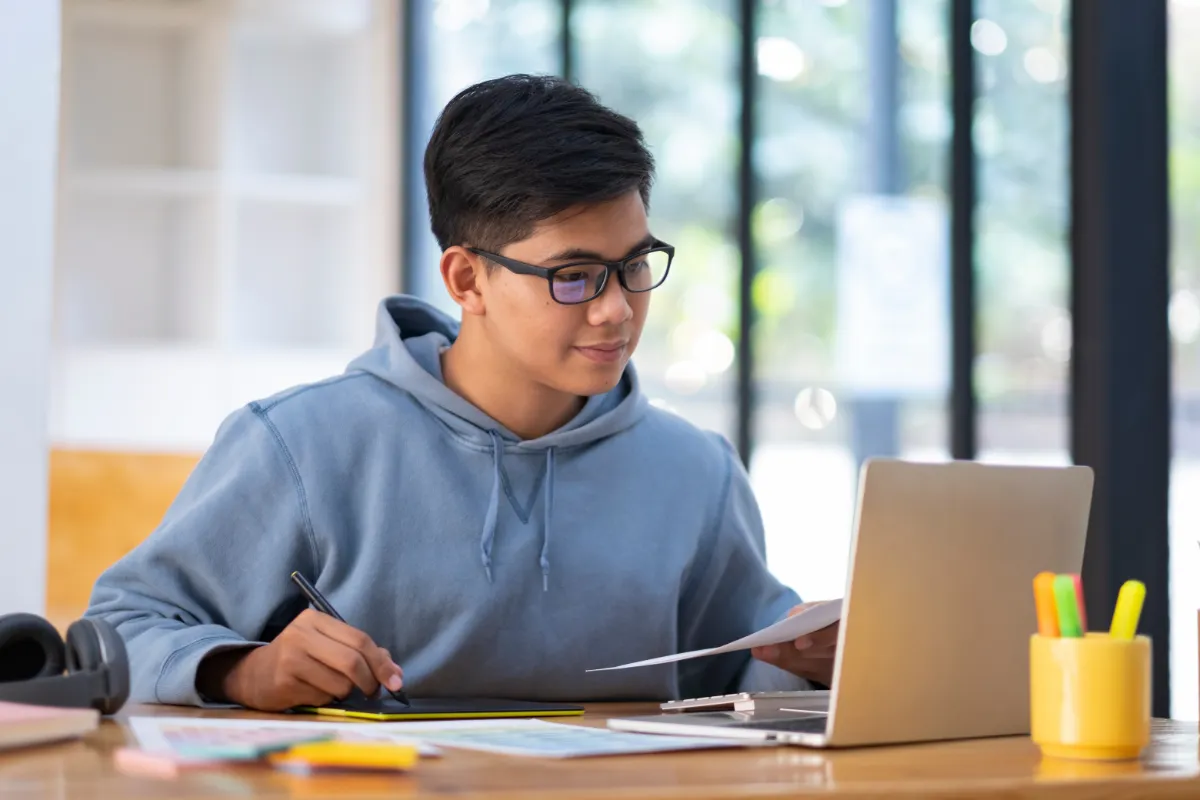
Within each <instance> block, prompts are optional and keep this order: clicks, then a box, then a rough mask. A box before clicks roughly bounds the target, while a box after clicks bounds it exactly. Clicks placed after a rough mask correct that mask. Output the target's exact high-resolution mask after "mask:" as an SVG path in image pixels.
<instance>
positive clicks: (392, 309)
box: [348, 295, 647, 591]
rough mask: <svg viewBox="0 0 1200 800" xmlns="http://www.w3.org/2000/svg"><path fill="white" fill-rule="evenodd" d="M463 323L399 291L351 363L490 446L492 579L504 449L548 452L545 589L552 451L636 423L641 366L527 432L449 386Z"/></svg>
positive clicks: (642, 405) (488, 564) (546, 562)
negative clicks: (446, 368) (535, 432)
mask: <svg viewBox="0 0 1200 800" xmlns="http://www.w3.org/2000/svg"><path fill="white" fill-rule="evenodd" d="M458 330H459V324H458V323H457V322H456V321H455V320H453V319H452V318H451V317H450V316H449V315H447V314H445V313H443V312H442V311H440V310H438V309H436V308H434V307H433V306H432V305H430V304H429V303H426V302H424V301H423V300H420V299H418V298H415V297H409V296H403V295H401V296H395V297H389V298H387V299H385V300H384V301H383V302H382V303H380V306H379V313H378V316H377V319H376V326H375V345H374V347H372V348H371V349H370V350H368V351H367V352H366V353H364V354H363V355H362V356H360V357H359V358H357V359H355V360H354V361H352V362H350V365H349V367H348V369H349V370H359V371H362V372H368V373H370V374H372V375H374V376H376V377H378V378H380V379H381V380H384V381H386V382H387V383H390V384H392V385H393V386H396V387H397V388H399V389H402V390H404V391H406V392H408V393H409V394H411V395H412V396H413V397H414V398H416V400H417V402H419V403H420V404H421V406H422V407H424V408H425V409H426V410H427V411H429V413H431V414H433V415H434V416H435V417H437V418H438V419H439V420H441V421H442V422H443V423H444V424H445V425H446V426H447V427H449V428H451V429H452V430H453V431H455V432H456V433H457V434H458V435H460V436H462V437H464V438H466V439H467V440H469V441H471V442H473V443H475V444H478V445H481V446H484V447H488V448H490V449H491V451H492V482H491V486H492V488H491V492H490V495H489V497H488V500H487V513H486V515H485V517H484V520H483V529H482V530H481V531H480V534H479V559H480V562H481V563H482V565H483V569H484V572H485V573H486V574H487V578H488V580H489V581H490V580H492V545H493V543H494V541H495V538H496V524H497V520H498V518H499V512H500V503H501V502H503V501H502V496H503V495H504V491H503V489H502V485H503V483H504V475H505V472H504V454H505V451H506V450H510V449H511V450H514V451H536V452H541V453H544V457H545V467H544V469H545V472H544V475H543V478H542V492H543V496H544V502H543V504H542V508H543V513H544V516H545V518H544V525H543V533H542V548H541V553H540V556H539V559H538V562H539V565H540V567H541V572H542V589H543V591H546V590H548V589H549V586H550V547H551V539H552V536H551V521H552V519H553V516H554V457H555V451H556V450H559V449H563V448H572V447H582V446H585V445H588V444H590V443H592V442H595V441H598V440H600V439H604V438H606V437H609V436H612V435H613V434H615V433H619V432H620V431H623V430H625V429H626V428H628V427H630V426H631V425H633V424H634V423H636V422H637V421H638V420H639V419H640V418H641V417H642V415H643V414H644V413H645V409H646V405H647V402H646V399H645V396H644V395H643V394H642V393H641V391H640V390H639V388H638V381H637V372H636V370H635V369H634V367H633V364H627V365H626V367H625V372H624V374H623V375H622V376H621V380H620V381H619V382H618V383H617V385H616V386H615V387H613V388H612V389H611V390H609V391H608V392H605V393H604V394H600V395H595V396H593V397H589V398H588V399H587V401H586V402H585V403H584V406H583V408H582V409H580V411H579V413H578V414H576V415H575V416H574V417H573V418H572V419H571V420H570V421H569V422H568V423H567V424H566V425H563V426H562V427H561V428H559V429H557V430H554V431H551V432H550V433H548V434H546V435H545V436H540V437H538V438H537V439H527V440H522V439H520V438H519V437H517V436H516V435H515V434H514V433H513V432H512V431H510V430H508V429H507V428H505V427H504V426H503V425H501V424H500V423H499V422H497V421H496V420H494V419H492V418H491V417H489V416H488V415H487V414H485V413H484V412H483V411H481V410H480V409H478V408H476V407H475V406H473V405H472V404H471V403H469V402H467V400H465V399H464V398H463V397H461V396H459V395H458V394H456V393H454V392H453V391H451V390H450V389H449V387H447V386H446V384H445V382H444V381H443V378H442V367H441V357H440V356H441V352H442V350H443V349H445V348H446V347H448V346H449V345H450V344H451V343H452V342H453V341H454V340H455V338H457V336H458Z"/></svg>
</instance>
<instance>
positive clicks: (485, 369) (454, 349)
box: [442, 326, 586, 440]
mask: <svg viewBox="0 0 1200 800" xmlns="http://www.w3.org/2000/svg"><path fill="white" fill-rule="evenodd" d="M442 380H443V381H445V383H446V386H447V388H449V389H450V390H451V391H452V392H454V393H456V394H458V395H459V396H461V397H462V398H464V399H465V400H467V402H469V403H471V404H472V405H473V406H475V407H476V408H478V409H479V410H480V411H482V412H483V413H485V414H487V415H488V416H489V417H491V418H492V419H494V420H496V421H497V422H499V423H500V424H501V425H503V426H504V427H505V428H507V429H508V430H510V431H512V432H513V433H515V434H516V435H517V436H519V437H520V438H521V439H522V440H528V439H537V438H539V437H542V436H545V435H546V434H548V433H550V432H552V431H556V430H558V429H559V428H561V427H562V426H563V425H566V424H567V423H568V422H570V421H571V419H573V418H574V417H575V415H576V414H578V413H579V411H580V409H582V408H583V404H584V402H586V401H585V399H584V398H582V397H577V396H575V395H570V394H564V393H562V392H558V391H555V390H554V389H550V388H548V387H546V386H543V385H541V384H539V383H535V382H534V381H531V380H529V379H528V378H527V377H525V376H522V375H520V374H517V371H516V370H514V369H512V368H510V366H509V364H508V362H507V361H506V360H505V359H504V358H502V357H500V356H498V355H497V354H495V353H494V351H493V350H492V349H491V347H490V346H489V345H488V343H487V342H486V341H482V340H481V339H480V337H478V336H475V335H472V332H469V331H468V330H467V328H466V327H465V326H464V328H463V330H462V331H461V332H460V334H459V336H458V339H457V340H456V341H455V342H454V344H452V345H451V346H450V348H449V349H448V350H446V352H444V353H442Z"/></svg>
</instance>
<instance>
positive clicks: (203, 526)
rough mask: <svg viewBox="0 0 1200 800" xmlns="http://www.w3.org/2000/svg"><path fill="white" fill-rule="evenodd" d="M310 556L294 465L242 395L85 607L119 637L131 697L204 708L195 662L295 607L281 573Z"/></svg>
mask: <svg viewBox="0 0 1200 800" xmlns="http://www.w3.org/2000/svg"><path fill="white" fill-rule="evenodd" d="M316 563H317V558H316V543H315V538H314V535H313V532H312V525H311V523H310V521H309V517H308V512H307V504H306V500H305V493H304V487H303V485H302V484H301V482H300V476H299V472H298V471H297V469H296V467H295V463H294V462H293V460H292V458H291V455H290V454H289V452H288V450H287V448H286V446H285V445H284V442H283V439H282V437H281V436H280V435H279V431H278V430H277V429H276V428H275V427H274V425H273V424H272V422H271V420H270V419H269V418H268V417H267V414H266V411H265V410H264V409H263V408H262V407H261V406H259V405H257V404H252V405H250V406H248V407H246V408H244V409H242V410H240V411H237V412H235V413H234V414H232V415H231V416H230V417H229V418H228V419H227V420H226V421H225V422H224V423H223V424H222V425H221V427H220V429H219V430H218V432H217V435H216V438H215V440H214V441H213V444H212V446H211V447H210V448H209V450H208V451H207V453H206V454H205V455H204V457H203V458H202V459H201V460H200V463H199V464H198V465H197V467H196V469H195V470H194V471H193V473H192V474H191V476H190V477H189V478H188V480H187V482H186V483H185V484H184V487H183V489H182V490H181V491H180V493H179V495H178V497H177V498H176V499H175V501H174V502H173V503H172V505H171V507H170V508H169V509H168V511H167V513H166V515H165V516H164V518H163V520H162V522H161V524H160V525H159V527H158V528H157V529H156V530H155V531H154V532H153V533H152V534H151V535H150V536H149V537H147V539H146V540H145V541H144V542H142V543H141V544H140V545H139V546H138V547H136V548H135V549H134V550H132V551H131V552H130V553H129V554H128V555H126V556H125V557H124V558H122V559H121V560H120V561H118V562H117V563H116V564H114V565H113V566H112V567H110V568H109V569H108V570H107V571H105V572H104V573H103V574H102V575H101V576H100V577H99V579H97V581H96V585H95V587H94V588H93V590H92V597H91V604H90V607H89V608H88V611H87V614H86V616H89V617H96V618H99V619H103V620H106V621H107V622H109V623H110V624H112V625H113V626H114V627H115V628H116V629H117V632H118V633H119V634H120V635H121V638H122V639H123V640H124V641H125V645H126V648H127V650H128V654H129V662H130V679H131V694H130V699H131V701H133V702H151V703H175V704H183V705H208V703H207V702H206V701H205V699H204V698H203V697H201V696H200V694H199V693H198V692H197V690H196V668H197V666H198V665H199V664H200V661H201V659H203V658H204V657H205V656H206V655H208V654H209V653H212V652H214V651H215V650H223V649H230V648H236V647H246V646H254V645H257V644H262V641H259V639H260V638H264V633H265V632H266V631H267V630H268V629H269V628H270V627H271V625H272V624H278V625H279V626H280V627H282V625H284V624H286V619H290V618H291V617H290V616H288V615H289V612H290V613H291V614H292V615H294V614H295V613H297V612H298V611H299V610H300V609H301V608H302V607H303V604H302V603H301V604H300V605H299V607H297V599H296V597H295V593H294V592H290V591H289V587H290V586H291V584H290V583H289V576H290V574H291V572H292V570H297V569H299V570H305V571H308V572H309V573H310V576H311V575H312V571H313V567H314V566H315V564H316ZM283 618H286V619H283Z"/></svg>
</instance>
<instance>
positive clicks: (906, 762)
mask: <svg viewBox="0 0 1200 800" xmlns="http://www.w3.org/2000/svg"><path fill="white" fill-rule="evenodd" d="M652 711H653V706H646V705H596V706H589V707H588V713H587V715H586V716H585V717H584V718H582V719H579V720H577V723H578V724H586V725H601V726H602V725H603V724H604V719H605V718H607V717H609V716H617V715H631V714H639V713H640V714H644V713H650V712H652ZM226 713H227V712H212V711H199V710H196V709H182V708H173V707H159V706H141V707H130V708H128V709H126V710H125V711H123V712H122V713H121V715H120V716H119V717H118V720H117V721H116V722H106V723H104V724H103V725H102V726H101V728H100V730H98V731H96V732H95V733H93V734H91V735H89V736H88V737H86V738H85V739H82V740H79V741H74V742H69V743H65V744H59V745H47V746H44V747H38V748H33V749H28V750H24V751H14V752H10V753H8V754H5V755H0V797H2V798H4V799H5V800H26V798H29V799H30V800H32V799H33V798H55V799H56V800H59V799H60V798H61V799H69V798H153V797H178V798H188V799H189V800H194V799H196V798H216V797H233V796H243V797H245V796H263V797H297V798H331V799H332V798H343V797H379V798H384V797H386V798H397V797H438V796H454V797H455V798H462V799H463V800H466V799H467V798H524V797H567V798H589V800H590V798H610V797H611V798H619V800H630V799H631V798H736V797H754V798H762V797H797V796H807V795H820V796H828V795H836V796H837V797H845V798H864V797H880V796H888V797H895V796H903V797H955V798H973V797H1002V798H1005V799H1006V800H1014V799H1015V798H1042V797H1047V798H1083V797H1088V798H1092V797H1102V798H1106V799H1107V800H1115V799H1117V798H1196V797H1200V764H1198V760H1197V742H1198V739H1197V731H1196V725H1195V724H1194V723H1180V722H1161V723H1158V724H1157V725H1156V727H1155V732H1154V743H1153V745H1152V746H1151V748H1150V749H1149V751H1148V753H1147V754H1146V756H1145V757H1144V758H1143V760H1142V761H1140V762H1134V763H1128V764H1095V765H1092V764H1085V763H1061V762H1059V763H1043V762H1042V761H1041V759H1040V756H1039V754H1038V752H1037V751H1036V749H1035V748H1034V747H1033V745H1032V744H1031V743H1030V742H1029V740H1028V739H1027V738H1024V737H1020V738H1006V739H989V740H977V741H962V742H951V743H945V744H926V745H909V746H904V747H887V748H868V749H858V750H846V751H842V752H821V751H815V750H804V749H800V748H793V747H787V748H770V749H758V750H738V751H711V752H699V753H684V754H660V755H640V756H622V757H605V758H595V759H576V760H566V761H552V760H542V759H531V758H515V757H504V756H493V755H487V754H482V753H472V752H467V751H462V750H459V751H455V750H446V751H445V753H446V755H445V756H444V757H443V758H440V759H428V760H426V761H423V762H422V763H421V765H420V766H419V768H418V769H417V771H416V772H414V773H412V774H410V775H407V776H400V777H396V776H386V777H384V776H362V775H352V776H329V775H324V776H318V777H308V778H304V777H296V776H291V775H287V774H284V773H278V772H275V771H273V770H271V769H270V768H268V767H264V766H243V767H237V768H229V769H221V770H212V771H204V772H193V773H188V774H185V775H183V776H182V777H180V778H178V779H175V780H159V779H153V778H142V777H130V776H126V775H122V774H121V773H120V772H118V771H116V769H115V768H114V766H113V763H112V755H111V754H112V751H113V750H114V749H115V748H116V747H119V746H121V745H122V744H124V743H125V742H126V741H127V739H128V740H129V741H132V735H131V734H129V733H128V731H127V730H126V728H125V727H124V726H123V725H121V724H120V717H126V716H131V715H147V714H157V715H165V716H210V717H211V716H222V715H224V714H226ZM239 716H242V717H246V716H249V715H247V714H245V713H242V714H239ZM260 716H264V715H260ZM363 724H366V725H369V724H372V723H363Z"/></svg>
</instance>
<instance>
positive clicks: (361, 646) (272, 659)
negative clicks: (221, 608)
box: [197, 608, 404, 711]
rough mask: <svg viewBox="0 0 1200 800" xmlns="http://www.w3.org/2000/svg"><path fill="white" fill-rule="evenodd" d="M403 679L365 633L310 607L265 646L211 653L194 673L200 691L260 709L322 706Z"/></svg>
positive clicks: (390, 686) (369, 693)
mask: <svg viewBox="0 0 1200 800" xmlns="http://www.w3.org/2000/svg"><path fill="white" fill-rule="evenodd" d="M403 682H404V673H403V671H401V669H400V667H399V666H398V665H397V664H396V663H395V662H393V661H392V657H391V656H390V655H389V654H388V651H387V650H384V649H383V648H382V647H379V646H378V645H376V644H375V642H373V641H372V640H371V637H370V636H367V635H366V634H365V633H363V632H362V631H360V630H358V629H357V628H352V627H350V626H349V625H347V624H346V623H344V622H339V621H338V620H336V619H334V618H333V617H331V616H329V615H328V614H322V613H321V612H319V611H315V610H313V609H311V608H310V609H306V610H305V611H303V612H302V613H301V614H300V615H299V616H298V617H296V619H294V620H292V622H291V624H290V625H288V626H287V627H286V628H284V629H283V631H282V632H280V634H279V635H278V636H277V637H275V640H274V641H273V642H271V643H270V644H266V645H263V646H261V647H256V648H254V649H252V650H241V651H227V652H222V653H216V654H214V655H213V656H210V657H209V658H206V659H204V661H202V662H201V664H200V670H199V674H198V675H197V686H198V688H199V689H200V691H201V692H202V693H204V694H207V695H208V696H210V697H213V699H216V697H214V695H216V696H219V697H220V699H223V700H228V701H229V702H231V703H237V704H239V705H242V706H245V707H246V708H254V709H258V710H260V711H283V710H285V709H288V708H292V707H293V706H321V705H325V704H327V703H329V702H332V701H333V700H335V699H342V698H344V697H346V695H348V694H350V692H351V691H352V690H353V689H354V688H355V687H358V688H359V689H361V690H362V692H363V693H364V694H365V695H367V696H368V697H373V696H374V695H375V693H376V692H377V691H378V690H379V687H380V685H381V684H382V685H384V686H386V687H387V688H388V689H390V690H392V691H396V690H397V689H399V688H400V687H401V686H402V685H403ZM206 690H207V691H206Z"/></svg>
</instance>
